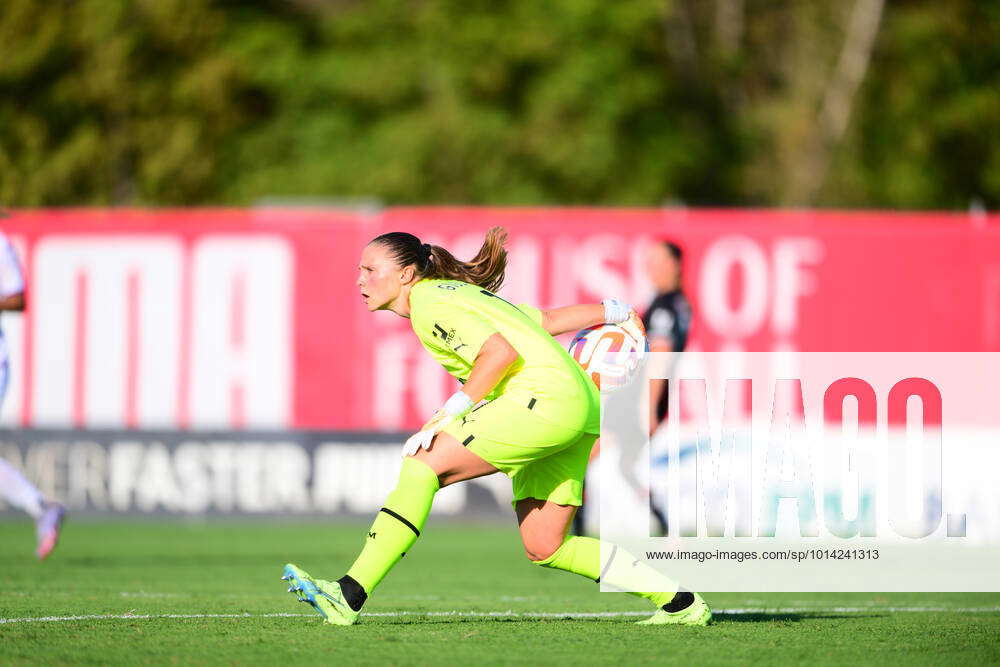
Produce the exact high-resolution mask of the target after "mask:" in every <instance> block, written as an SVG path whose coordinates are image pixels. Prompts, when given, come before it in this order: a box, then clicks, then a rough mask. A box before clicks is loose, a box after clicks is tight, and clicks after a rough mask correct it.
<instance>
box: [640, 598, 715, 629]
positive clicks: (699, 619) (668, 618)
mask: <svg viewBox="0 0 1000 667" xmlns="http://www.w3.org/2000/svg"><path fill="white" fill-rule="evenodd" d="M692 595H694V602H692V603H691V604H690V605H688V606H687V607H685V608H684V609H681V610H680V611H673V612H671V611H665V610H664V609H662V608H661V609H657V610H656V613H655V614H653V615H652V616H650V617H649V618H647V619H646V620H645V621H639V622H638V623H637V624H636V625H708V624H709V623H711V622H712V610H711V609H709V608H708V604H707V603H706V602H705V600H703V599H702V597H701V596H700V595H698V594H697V593H692Z"/></svg>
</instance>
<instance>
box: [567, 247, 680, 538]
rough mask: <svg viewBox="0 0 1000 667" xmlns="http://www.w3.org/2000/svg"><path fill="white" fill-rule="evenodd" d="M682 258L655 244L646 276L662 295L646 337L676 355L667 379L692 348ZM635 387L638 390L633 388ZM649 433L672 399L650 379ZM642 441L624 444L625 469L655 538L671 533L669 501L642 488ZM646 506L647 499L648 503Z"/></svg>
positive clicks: (577, 526)
mask: <svg viewBox="0 0 1000 667" xmlns="http://www.w3.org/2000/svg"><path fill="white" fill-rule="evenodd" d="M682 259H683V251H682V250H681V248H680V246H679V245H677V244H676V243H674V242H673V241H669V240H666V239H664V240H661V241H658V242H656V243H654V244H653V245H652V246H650V248H649V250H648V251H647V255H646V275H647V276H648V278H649V281H650V283H652V285H653V289H654V290H655V292H656V296H655V297H654V298H653V300H652V301H651V302H650V304H649V307H648V308H647V309H646V312H645V314H644V315H643V317H642V323H643V325H644V326H645V328H646V339H647V341H648V342H649V351H650V352H659V353H661V354H664V353H665V354H670V355H672V356H671V358H669V359H668V361H667V367H666V369H665V371H666V372H665V373H664V374H666V375H669V374H670V371H671V370H672V369H673V367H674V366H675V365H676V363H677V358H676V356H674V355H676V354H677V353H680V352H682V351H683V350H684V348H685V346H686V345H687V339H688V332H689V331H690V329H691V304H690V303H689V302H688V300H687V297H686V296H684V291H683V289H682V280H681V278H682ZM633 389H634V388H633ZM649 392H650V395H649V433H650V435H652V434H653V433H655V432H656V430H657V429H658V428H659V427H660V424H662V423H663V420H664V419H666V416H667V404H668V402H669V395H668V392H667V381H666V380H662V379H652V380H650V381H649ZM622 418H623V419H624V417H622ZM641 440H642V438H639V437H635V438H632V439H626V442H623V443H620V445H622V446H621V447H620V451H621V459H620V462H619V463H620V466H619V468H620V471H621V474H622V476H623V477H624V478H625V480H626V481H627V482H628V483H629V484H630V485H631V486H632V487H633V488H634V489H635V490H636V492H637V493H638V494H640V495H642V496H643V497H646V496H648V498H649V508H650V512H651V513H652V517H653V523H654V525H653V526H651V530H652V531H653V533H654V534H659V535H666V534H667V515H666V504H665V503H666V501H665V499H664V498H662V497H661V495H662V494H660V493H658V492H657V489H658V488H659V487H658V485H655V484H654V485H653V488H652V489H649V490H646V489H642V488H640V487H639V483H638V481H637V478H636V475H635V470H634V468H635V465H636V462H637V460H638V457H639V456H640V455H641V454H643V453H644V450H640V449H638V448H637V447H629V446H626V445H627V444H628V442H629V441H632V444H634V443H638V442H640V441H641ZM599 453H600V443H599V442H598V444H597V446H595V447H594V450H593V452H592V454H591V459H594V458H596V457H597V455H598V454H599ZM666 463H667V461H666V458H665V457H664V456H661V457H654V458H653V459H652V464H653V466H654V469H662V468H663V467H664V466H665V465H666ZM643 502H645V501H643ZM573 532H575V533H576V534H577V535H583V534H585V532H586V520H585V512H584V508H581V511H580V512H578V513H577V515H576V518H575V520H574V522H573Z"/></svg>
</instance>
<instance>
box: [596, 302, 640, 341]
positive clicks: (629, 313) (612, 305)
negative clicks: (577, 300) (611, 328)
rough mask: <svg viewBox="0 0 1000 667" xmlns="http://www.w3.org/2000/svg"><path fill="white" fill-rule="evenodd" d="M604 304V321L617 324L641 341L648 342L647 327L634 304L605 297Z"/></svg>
mask: <svg viewBox="0 0 1000 667" xmlns="http://www.w3.org/2000/svg"><path fill="white" fill-rule="evenodd" d="M601 303H602V304H603V305H604V321H605V322H606V323H608V324H617V325H618V326H620V327H621V328H622V329H624V330H625V331H626V332H627V333H628V334H629V335H630V336H632V337H633V338H635V339H636V341H638V342H639V343H645V342H646V327H644V326H643V325H642V320H641V319H639V314H638V313H636V312H635V309H634V308H632V306H630V305H628V304H627V303H625V302H624V301H622V300H621V299H614V298H611V299H605V300H604V301H602V302H601Z"/></svg>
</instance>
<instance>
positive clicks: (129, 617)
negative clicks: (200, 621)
mask: <svg viewBox="0 0 1000 667" xmlns="http://www.w3.org/2000/svg"><path fill="white" fill-rule="evenodd" d="M873 611H881V612H890V613H896V612H903V613H907V612H917V613H919V612H925V613H926V612H939V613H941V612H943V613H954V614H988V613H997V612H1000V607H737V608H734V609H716V610H714V611H713V612H712V613H713V614H715V615H716V616H740V615H747V614H803V613H806V614H823V613H827V614H860V613H866V612H873ZM649 614H650V612H648V611H583V612H580V611H563V612H550V611H513V610H506V611H458V610H452V611H381V612H373V613H370V614H365V616H371V617H376V618H397V617H401V616H415V617H419V618H440V617H462V618H620V617H629V616H649ZM312 616H315V614H291V613H273V614H86V615H82V616H35V617H24V618H0V625H4V624H8V623H65V622H69V621H106V620H121V621H136V620H139V621H142V620H156V619H196V618H299V617H312Z"/></svg>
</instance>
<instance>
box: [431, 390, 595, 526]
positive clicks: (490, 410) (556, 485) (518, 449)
mask: <svg viewBox="0 0 1000 667" xmlns="http://www.w3.org/2000/svg"><path fill="white" fill-rule="evenodd" d="M539 400H545V399H536V398H534V397H532V396H531V395H530V394H526V393H524V392H510V393H505V394H503V395H501V396H498V397H497V398H495V399H494V400H492V401H490V402H489V403H485V404H483V405H481V406H480V407H478V408H476V409H475V410H473V411H472V412H469V413H468V414H466V415H465V417H464V418H463V419H461V420H457V421H456V422H455V423H453V424H451V425H450V426H448V427H447V428H445V429H444V432H445V433H447V434H448V435H450V436H452V437H453V438H455V439H456V440H458V441H459V442H460V443H462V444H463V445H465V446H466V447H468V448H469V451H471V452H472V453H474V454H476V455H477V456H479V457H480V458H482V459H483V460H485V461H487V462H488V463H490V464H491V465H493V466H495V467H496V468H497V469H499V470H500V471H501V472H502V473H504V474H505V475H507V476H508V477H510V480H511V483H512V484H513V486H514V502H517V501H518V500H522V499H524V498H538V499H539V500H548V501H550V502H553V503H557V504H559V505H577V506H579V505H582V504H583V477H584V475H585V474H586V472H587V461H588V459H589V458H590V450H591V448H592V447H593V446H594V441H595V440H597V437H598V436H597V434H596V433H586V432H583V431H580V430H578V429H576V428H569V427H566V426H560V425H559V424H555V423H553V422H552V421H550V420H548V419H546V418H545V417H544V416H543V414H542V412H543V410H540V409H538V407H539V406H538V401H539ZM574 421H576V420H574ZM581 423H582V422H581Z"/></svg>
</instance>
